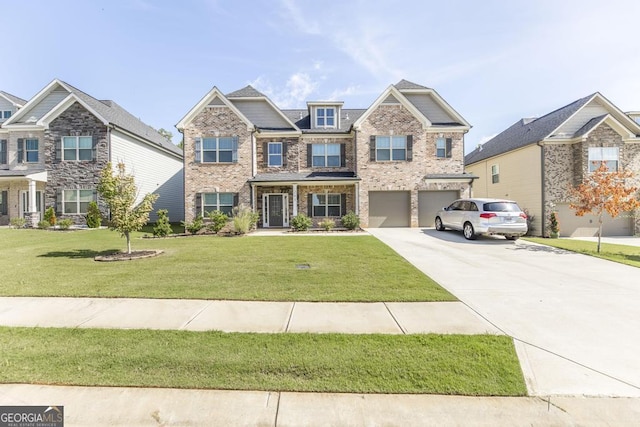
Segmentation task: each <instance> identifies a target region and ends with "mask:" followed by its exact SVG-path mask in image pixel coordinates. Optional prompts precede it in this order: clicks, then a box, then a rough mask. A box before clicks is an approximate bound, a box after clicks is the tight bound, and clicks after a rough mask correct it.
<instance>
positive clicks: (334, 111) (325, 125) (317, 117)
mask: <svg viewBox="0 0 640 427" xmlns="http://www.w3.org/2000/svg"><path fill="white" fill-rule="evenodd" d="M320 109H323V110H324V114H323V115H322V116H321V115H320V114H318V110H320ZM327 110H333V125H328V124H327V117H328V116H327ZM314 111H315V120H314V122H315V127H316V128H319V129H333V128H337V127H338V109H337V108H336V107H334V106H324V105H318V106H316V107H315V109H314ZM320 118H323V119H324V125H319V124H318V120H319V119H320Z"/></svg>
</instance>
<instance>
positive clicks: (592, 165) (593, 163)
mask: <svg viewBox="0 0 640 427" xmlns="http://www.w3.org/2000/svg"><path fill="white" fill-rule="evenodd" d="M618 157H619V151H618V147H589V172H593V171H595V170H596V169H598V168H599V167H600V165H601V164H605V165H606V166H607V169H608V170H610V171H617V170H618Z"/></svg>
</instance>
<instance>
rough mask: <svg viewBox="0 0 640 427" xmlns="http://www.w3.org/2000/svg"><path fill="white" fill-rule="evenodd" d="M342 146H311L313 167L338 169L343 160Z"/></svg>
mask: <svg viewBox="0 0 640 427" xmlns="http://www.w3.org/2000/svg"><path fill="white" fill-rule="evenodd" d="M341 151H342V148H341V144H311V160H312V162H311V166H313V167H325V168H338V167H340V166H341V165H343V162H342V160H341Z"/></svg>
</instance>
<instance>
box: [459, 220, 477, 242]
mask: <svg viewBox="0 0 640 427" xmlns="http://www.w3.org/2000/svg"><path fill="white" fill-rule="evenodd" d="M462 234H464V238H465V239H467V240H475V239H476V233H475V231H474V230H473V225H471V223H470V222H465V223H464V227H463V228H462Z"/></svg>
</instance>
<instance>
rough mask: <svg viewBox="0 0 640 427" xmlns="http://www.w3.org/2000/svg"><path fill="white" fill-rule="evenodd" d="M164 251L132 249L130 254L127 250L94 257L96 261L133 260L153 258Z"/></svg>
mask: <svg viewBox="0 0 640 427" xmlns="http://www.w3.org/2000/svg"><path fill="white" fill-rule="evenodd" d="M162 252H163V251H160V250H157V251H154V250H144V251H131V253H130V254H128V253H126V252H116V253H113V254H110V255H100V256H97V257H95V258H94V260H95V261H102V262H111V261H132V260H134V259H142V258H151V257H154V256H158V255H160V254H161V253H162Z"/></svg>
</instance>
